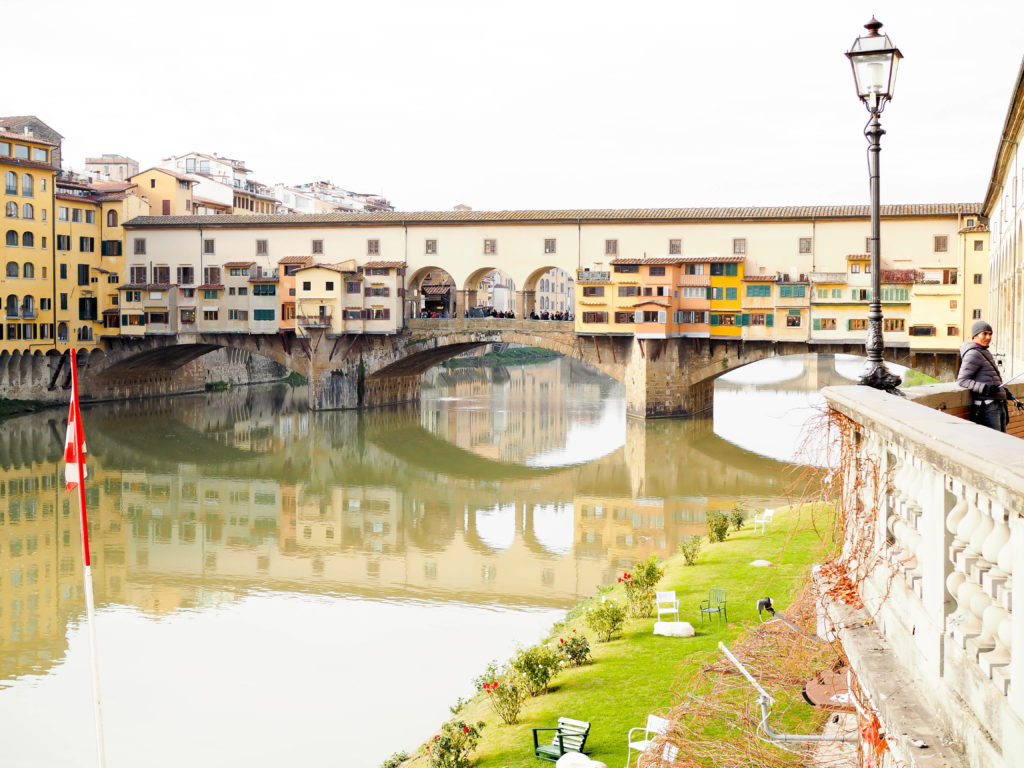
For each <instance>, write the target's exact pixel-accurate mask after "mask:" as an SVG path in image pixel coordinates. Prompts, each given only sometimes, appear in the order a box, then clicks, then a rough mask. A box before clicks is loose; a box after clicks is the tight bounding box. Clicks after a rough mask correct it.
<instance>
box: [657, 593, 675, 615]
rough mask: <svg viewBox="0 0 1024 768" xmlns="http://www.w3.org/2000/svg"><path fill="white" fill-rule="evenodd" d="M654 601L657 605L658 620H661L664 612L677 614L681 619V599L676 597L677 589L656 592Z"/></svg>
mask: <svg viewBox="0 0 1024 768" xmlns="http://www.w3.org/2000/svg"><path fill="white" fill-rule="evenodd" d="M654 602H655V605H656V606H657V620H658V621H661V615H662V614H663V613H665V614H668V615H670V616H675V617H676V621H679V600H678V599H677V598H676V593H675V590H673V591H671V592H655V593H654Z"/></svg>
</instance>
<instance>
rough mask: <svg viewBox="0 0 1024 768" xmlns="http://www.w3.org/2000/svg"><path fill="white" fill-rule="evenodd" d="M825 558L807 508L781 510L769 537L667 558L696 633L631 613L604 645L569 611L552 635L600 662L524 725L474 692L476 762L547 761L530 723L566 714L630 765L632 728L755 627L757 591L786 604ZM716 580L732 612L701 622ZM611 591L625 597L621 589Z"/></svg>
mask: <svg viewBox="0 0 1024 768" xmlns="http://www.w3.org/2000/svg"><path fill="white" fill-rule="evenodd" d="M822 515H823V513H821V512H820V510H819V512H818V515H817V517H818V522H819V529H820V530H825V531H827V530H829V526H828V525H827V524H826V525H824V526H822V525H821V523H822V522H824V521H823V519H822ZM825 557H826V553H825V545H824V544H823V543H822V541H821V539H820V538H819V534H818V533H816V532H815V531H814V530H813V529H812V527H811V514H810V510H809V508H807V507H804V508H803V509H802V510H800V511H796V510H788V509H787V510H777V511H776V514H775V522H774V523H773V524H772V525H771V526H770V527H769V530H768V532H767V533H766V534H762V533H761V532H760V531H757V532H755V531H754V530H753V527H752V525H751V524H750V523H749V522H748V523H747V525H746V527H744V528H743V529H742V530H740V531H731V532H730V535H729V538H728V540H727V541H725V542H722V543H717V544H709V543H708V542H707V539H706V538H705V540H704V545H703V548H702V550H701V553H700V557H699V558H698V560H697V563H696V564H695V565H693V566H689V567H687V566H685V565H684V563H683V560H682V558H681V557H680V556H678V555H676V556H674V557H672V558H670V559H669V560H668V561H667V562H666V563H665V565H666V572H665V576H664V578H663V579H662V581H661V583H660V584H659V587H658V588H659V589H663V590H664V589H674V590H676V594H677V597H678V598H679V601H680V619H681V620H683V621H688V622H690V623H691V624H692V625H693V626H694V628H695V629H696V631H697V635H696V636H695V637H690V638H670V637H662V636H655V635H654V634H653V633H652V629H653V625H654V619H628V620H627V622H626V625H625V627H624V630H623V632H622V633H621V634H620V635H619V636H618V637H617V638H616V639H614V640H612V641H611V642H608V643H597V642H595V641H594V634H593V633H592V632H590V631H588V630H587V629H586V627H585V625H584V624H583V621H582V611H579V610H574V611H571V612H570V613H569V618H568V620H567V621H566V623H565V624H564V625H560V626H556V627H555V628H554V630H553V633H552V635H551V638H550V641H551V642H553V643H556V644H557V642H558V638H559V637H564V636H565V635H566V634H568V633H569V632H571V631H572V629H574V628H575V629H576V630H577V631H578V632H586V634H587V637H588V638H589V639H590V642H591V649H592V651H593V657H594V663H593V664H590V665H586V666H583V667H576V668H569V669H564V670H562V671H561V672H559V673H558V675H557V676H556V677H555V678H554V680H553V681H552V685H551V690H550V692H549V693H547V694H545V695H541V696H537V697H535V698H531V699H528V700H527V701H526V703H525V704H524V706H523V711H522V713H521V715H520V718H519V723H518V724H517V725H505V724H504V723H502V722H501V721H500V720H499V719H498V718H497V717H496V716H495V715H494V713H493V712H492V710H491V707H490V705H489V703H488V702H487V700H486V699H485V698H483V697H482V696H480V695H478V696H477V697H475V698H474V699H473V700H472V701H471V702H470V703H469V704H467V705H466V706H465V707H464V708H463V709H462V710H461V711H460V712H459V714H458V717H459V718H461V719H464V720H466V721H473V722H475V721H477V720H483V721H485V722H486V724H487V725H486V727H485V729H484V731H483V739H482V741H481V743H480V745H479V746H478V747H477V749H476V752H475V753H474V756H473V765H475V766H479V768H512V766H534V768H537V767H538V766H543V765H545V763H544V762H543V761H541V760H539V759H538V758H536V757H534V755H533V738H532V732H531V729H532V728H535V727H546V726H553V725H555V723H556V721H557V720H558V718H559V717H560V716H567V717H573V718H576V719H579V720H586V721H589V722H590V723H591V731H590V737H589V738H588V740H587V748H586V752H587V754H588V755H589V756H590V757H592V758H594V759H596V760H600V761H602V762H604V763H607V764H608V765H609V766H622V765H624V764H625V762H626V733H627V731H628V730H629V729H630V728H631V727H634V726H642V725H643V724H644V723H645V721H646V719H647V715H648V714H650V713H657V712H659V711H660V712H665V711H667V709H668V708H669V707H671V706H673V705H674V704H676V703H678V700H679V697H680V695H682V692H680V691H676V690H675V687H674V683H676V682H677V681H678V680H679V678H680V677H681V676H682V675H683V673H685V672H687V671H688V670H689V669H692V668H694V667H696V666H699V665H700V664H702V663H705V662H706V660H707V656H706V652H717V645H718V642H719V641H724V642H725V643H726V644H729V643H730V642H731V641H732V640H734V639H735V638H736V637H737V636H738V635H740V634H741V633H742V632H743V631H744V630H745V629H746V628H750V627H751V626H753V625H754V624H756V623H757V622H758V621H759V619H758V615H757V611H756V603H757V600H758V599H759V598H762V597H765V596H771V597H772V599H773V600H774V601H775V605H776V607H777V608H778V609H781V610H785V606H786V601H787V598H788V597H789V596H790V595H791V594H793V593H794V591H795V590H796V589H797V588H798V587H799V586H800V585H801V584H802V583H803V582H804V581H805V580H806V579H807V578H808V576H809V571H810V566H811V565H812V564H813V563H816V562H819V561H820V560H822V559H824V558H825ZM754 560H769V561H771V562H772V564H773V565H772V566H771V567H767V568H765V567H755V566H752V565H750V563H751V562H752V561H754ZM713 587H714V588H722V589H725V590H727V591H728V611H729V619H728V622H725V621H723V622H722V623H721V624H719V623H718V622H717V621H714V622H710V623H709V622H707V621H705V623H704V624H701V620H700V612H699V610H698V606H699V604H700V601H701V600H702V599H703V598H705V597H707V593H708V590H709V589H711V588H713ZM610 597H611V598H614V599H619V600H624V599H625V598H624V594H623V592H622V588H621V586H620V587H617V588H616V589H615V591H614V592H613V593H612V594H611V595H610ZM595 599H598V598H595ZM753 697H754V694H753V692H751V698H753ZM790 714H792V713H790ZM806 715H807V717H806V723H805V724H806V725H808V727H812V726H813V725H814V724H815V723H817V722H820V721H821V719H822V717H821V714H820V713H819V712H816V711H815V710H812V709H811V708H810V707H807V708H806ZM788 719H791V718H787V720H788ZM798 719H800V718H798ZM548 739H550V733H549V734H548ZM634 757H635V753H634ZM412 763H414V764H417V765H423V766H425V765H426V764H427V760H426V757H425V756H422V755H421V756H418V757H416V758H415V759H414V760H413V761H412Z"/></svg>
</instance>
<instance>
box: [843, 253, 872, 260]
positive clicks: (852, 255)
mask: <svg viewBox="0 0 1024 768" xmlns="http://www.w3.org/2000/svg"><path fill="white" fill-rule="evenodd" d="M870 258H871V254H870V253H848V254H846V260H847V261H867V260H868V259H870Z"/></svg>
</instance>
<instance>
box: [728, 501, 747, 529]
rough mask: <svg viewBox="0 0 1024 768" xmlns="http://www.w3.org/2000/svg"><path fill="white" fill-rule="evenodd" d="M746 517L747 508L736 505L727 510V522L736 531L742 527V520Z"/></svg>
mask: <svg viewBox="0 0 1024 768" xmlns="http://www.w3.org/2000/svg"><path fill="white" fill-rule="evenodd" d="M746 519H747V510H745V509H744V508H743V507H741V506H739V505H737V506H735V507H733V508H732V509H731V510H729V522H730V523H732V527H733V528H734V529H736V530H737V531H738V530H740V529H741V528H742V527H743V523H744V521H745V520H746Z"/></svg>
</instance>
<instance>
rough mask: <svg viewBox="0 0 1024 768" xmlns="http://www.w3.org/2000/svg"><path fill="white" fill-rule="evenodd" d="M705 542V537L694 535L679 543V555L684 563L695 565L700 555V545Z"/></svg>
mask: <svg viewBox="0 0 1024 768" xmlns="http://www.w3.org/2000/svg"><path fill="white" fill-rule="evenodd" d="M703 541H704V537H703V536H698V535H697V534H694V535H693V536H687V537H686V538H685V539H683V540H682V541H681V542H679V553H680V554H681V555H682V556H683V562H684V563H686V564H687V565H694V564H695V563H696V562H697V555H699V554H700V545H701V542H703Z"/></svg>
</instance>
